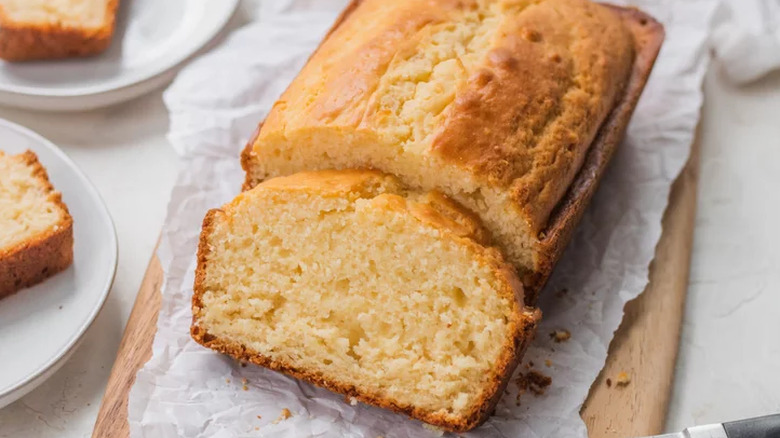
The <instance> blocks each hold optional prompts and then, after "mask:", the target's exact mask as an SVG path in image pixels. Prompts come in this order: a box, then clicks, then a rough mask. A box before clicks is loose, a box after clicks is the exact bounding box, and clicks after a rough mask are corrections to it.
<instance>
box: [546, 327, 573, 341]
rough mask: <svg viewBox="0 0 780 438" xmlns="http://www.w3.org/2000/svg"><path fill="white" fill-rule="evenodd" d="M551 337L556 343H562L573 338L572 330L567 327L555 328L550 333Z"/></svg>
mask: <svg viewBox="0 0 780 438" xmlns="http://www.w3.org/2000/svg"><path fill="white" fill-rule="evenodd" d="M550 339H552V340H553V341H555V343H556V344H560V343H561V342H566V341H568V340H569V339H571V332H570V331H568V330H566V329H560V330H555V331H554V332H552V333H550Z"/></svg>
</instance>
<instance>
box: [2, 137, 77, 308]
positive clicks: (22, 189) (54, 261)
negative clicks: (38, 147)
mask: <svg viewBox="0 0 780 438" xmlns="http://www.w3.org/2000/svg"><path fill="white" fill-rule="evenodd" d="M72 261H73V219H72V218H71V216H70V214H69V213H68V209H67V207H66V206H65V204H63V203H62V200H61V196H60V194H59V193H58V192H56V191H55V190H54V187H52V185H51V183H50V182H49V179H48V175H47V174H46V170H45V169H44V168H43V166H42V165H41V163H40V162H39V161H38V158H37V156H36V155H35V154H34V153H33V152H30V151H27V152H25V153H23V154H19V155H14V156H9V155H6V154H5V153H3V152H2V151H0V298H2V297H3V296H6V295H9V294H11V293H13V292H16V291H17V290H19V289H21V288H24V287H27V286H31V285H33V284H35V283H38V282H40V281H42V280H43V279H45V278H47V277H49V276H51V275H53V274H55V273H57V272H59V271H62V270H63V269H65V268H67V267H68V266H69V265H70V264H71V263H72Z"/></svg>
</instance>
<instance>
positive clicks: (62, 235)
mask: <svg viewBox="0 0 780 438" xmlns="http://www.w3.org/2000/svg"><path fill="white" fill-rule="evenodd" d="M23 157H24V160H25V162H26V164H27V165H29V166H31V167H33V169H34V170H33V174H34V176H35V177H37V178H38V179H40V180H41V182H43V184H44V187H45V190H46V192H47V193H49V194H51V195H52V199H51V200H52V201H53V202H54V203H55V204H57V206H59V207H60V208H61V209H62V210H64V211H65V213H66V216H65V219H64V220H63V221H62V222H61V223H60V224H59V228H58V229H56V230H55V229H49V230H47V231H46V232H44V233H41V234H40V235H38V236H35V237H34V238H33V239H31V240H28V241H25V242H21V243H19V244H17V245H15V246H13V247H10V248H6V249H2V248H0V298H4V297H6V296H8V295H10V294H12V293H14V292H16V291H18V290H20V289H22V288H25V287H29V286H32V285H34V284H36V283H39V282H41V281H43V280H45V279H46V278H48V277H50V276H52V275H54V274H56V273H58V272H60V271H62V270H64V269H65V268H67V267H68V266H70V264H71V263H72V262H73V219H72V218H71V216H70V214H69V213H68V207H66V206H65V204H63V203H62V195H60V193H58V192H56V191H55V190H54V187H52V185H51V183H50V182H49V176H48V174H47V173H46V169H44V168H43V166H42V165H41V163H40V162H39V161H38V157H37V156H36V155H35V154H34V153H33V152H30V151H27V152H25V153H24V154H23Z"/></svg>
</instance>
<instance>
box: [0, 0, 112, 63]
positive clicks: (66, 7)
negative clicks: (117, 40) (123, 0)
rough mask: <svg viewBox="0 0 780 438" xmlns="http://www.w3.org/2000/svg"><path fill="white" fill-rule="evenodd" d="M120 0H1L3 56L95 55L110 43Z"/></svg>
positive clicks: (0, 48) (13, 58)
mask: <svg viewBox="0 0 780 438" xmlns="http://www.w3.org/2000/svg"><path fill="white" fill-rule="evenodd" d="M118 3H119V0H0V58H2V59H5V60H7V61H29V60H36V59H54V58H66V57H77V56H88V55H95V54H98V53H101V52H103V51H104V50H105V49H106V48H108V46H109V44H111V37H112V36H113V34H114V23H115V19H116V11H117V6H118Z"/></svg>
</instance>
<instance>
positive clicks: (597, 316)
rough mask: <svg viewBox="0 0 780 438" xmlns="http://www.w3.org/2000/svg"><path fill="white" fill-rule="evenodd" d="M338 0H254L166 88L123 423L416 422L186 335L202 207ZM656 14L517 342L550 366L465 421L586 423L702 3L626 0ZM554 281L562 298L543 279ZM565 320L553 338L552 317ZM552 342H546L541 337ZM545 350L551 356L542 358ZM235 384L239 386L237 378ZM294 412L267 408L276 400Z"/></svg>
mask: <svg viewBox="0 0 780 438" xmlns="http://www.w3.org/2000/svg"><path fill="white" fill-rule="evenodd" d="M344 3H345V2H344V1H342V0H319V1H298V0H275V1H265V2H261V3H259V5H260V6H259V7H258V9H257V10H256V11H255V12H256V17H255V18H256V20H255V21H254V22H252V23H251V24H249V25H247V26H246V27H244V28H242V29H240V30H238V31H236V32H235V33H234V34H233V35H231V36H230V37H229V38H228V39H227V40H226V41H224V42H223V43H222V44H221V45H220V46H219V47H217V48H216V49H215V50H213V51H212V52H211V53H209V54H207V55H205V56H203V57H201V58H200V59H198V60H197V61H195V62H193V63H192V64H191V65H190V66H189V67H187V68H185V69H184V70H183V71H182V72H181V73H180V74H179V76H178V77H177V79H176V80H175V82H174V83H173V85H172V86H171V87H170V89H169V90H168V91H167V92H166V93H165V102H166V104H167V105H168V108H169V110H170V115H171V127H170V134H169V139H170V141H171V143H172V144H173V146H174V148H175V149H176V151H177V152H178V154H179V155H180V156H181V163H182V167H181V173H180V175H179V177H178V180H177V182H176V185H175V188H174V190H173V193H172V195H171V201H170V205H169V207H168V217H167V220H166V223H165V227H164V229H163V235H162V241H161V243H160V248H159V251H158V255H159V257H160V261H161V262H162V266H163V269H164V271H165V282H164V284H163V300H162V310H161V312H160V317H159V322H158V332H157V336H156V338H155V340H154V347H153V349H154V355H153V357H152V359H151V360H150V361H149V363H147V364H146V366H145V367H144V368H143V369H142V370H141V371H140V372H139V373H138V377H137V380H136V383H135V385H134V387H133V389H132V391H131V393H130V406H129V419H130V427H131V432H132V436H133V437H136V438H138V437H155V438H160V437H179V436H182V437H244V436H246V437H250V436H251V437H257V436H273V437H287V436H289V437H320V436H350V437H371V438H374V437H377V436H383V437H425V436H431V435H432V434H434V432H432V431H431V430H428V429H426V428H424V427H423V426H422V424H421V423H419V422H417V421H412V420H408V419H407V418H405V417H403V416H400V415H395V414H392V413H389V412H385V411H383V410H381V409H378V408H374V407H370V406H366V405H363V404H358V405H356V406H351V405H350V404H348V403H345V402H344V401H343V397H342V396H339V395H335V394H332V393H330V392H329V391H327V390H323V389H319V388H316V387H314V386H311V385H308V384H306V383H302V382H299V381H296V380H295V379H292V378H288V377H285V376H283V375H281V374H278V373H275V372H272V371H269V370H265V369H261V368H258V367H254V366H247V367H241V366H239V365H238V364H237V363H236V362H235V361H234V360H232V359H230V358H227V357H224V356H221V355H219V354H216V353H214V352H212V351H209V350H206V349H204V348H203V347H201V346H199V345H197V344H196V343H195V342H194V341H192V340H191V339H190V337H189V335H188V328H189V324H190V318H191V315H190V296H191V293H192V283H193V270H194V266H195V250H196V245H197V236H198V233H199V231H200V224H201V220H202V218H203V215H204V214H205V212H206V210H208V209H209V208H213V207H217V206H219V205H221V204H223V203H224V202H226V201H228V200H230V199H231V198H233V196H235V195H236V194H237V193H238V192H239V189H240V185H241V181H242V179H243V172H242V170H241V168H240V166H239V161H238V156H239V152H240V150H241V149H242V148H243V146H244V144H245V143H246V141H247V140H248V139H249V137H250V136H251V134H252V132H253V131H254V129H255V127H256V125H257V123H258V122H259V121H260V120H262V119H263V118H264V116H265V114H266V112H267V111H268V109H269V108H271V105H272V104H273V102H274V100H275V99H276V98H277V97H278V96H279V94H280V93H281V92H282V91H283V90H284V88H285V87H286V86H287V84H288V83H289V81H290V80H291V79H292V78H293V77H294V76H295V74H296V73H297V72H298V70H299V69H300V67H301V66H302V65H303V63H304V62H305V60H306V58H307V56H308V55H309V53H310V52H311V51H312V50H313V49H314V48H315V47H316V45H317V43H318V42H319V41H320V39H321V38H322V36H323V35H324V33H325V32H326V31H327V29H328V27H329V26H330V24H331V23H332V21H333V20H334V18H335V17H336V15H337V13H338V12H339V11H340V9H341V8H342V7H343V5H344ZM632 4H634V5H636V6H638V7H640V8H642V9H644V10H646V11H647V12H650V13H651V14H652V15H654V16H655V17H657V18H658V19H659V20H660V21H662V22H663V23H664V25H665V26H666V33H667V38H666V42H665V44H664V46H663V49H662V51H661V55H660V57H659V59H658V62H657V64H656V67H655V70H654V71H653V74H652V76H651V79H650V81H649V83H648V85H647V88H646V89H645V92H644V94H643V96H642V99H641V101H640V103H639V106H638V108H637V110H636V113H635V115H634V117H633V119H632V122H631V125H630V127H629V130H628V136H627V138H626V140H625V141H624V144H623V145H622V146H621V147H620V148H619V150H618V152H617V154H616V155H615V158H614V161H613V163H612V164H611V166H610V167H609V170H608V172H607V174H606V176H605V178H604V179H603V181H602V183H601V186H600V189H599V191H598V193H597V194H596V196H595V199H594V200H593V203H592V205H591V206H590V207H589V209H588V211H587V213H586V214H585V217H584V218H583V220H582V224H581V225H580V226H579V228H578V232H577V233H576V236H575V238H574V240H573V241H572V242H571V244H570V245H569V248H568V251H567V252H566V254H565V256H564V257H563V259H562V260H561V262H560V263H559V264H558V267H557V268H556V271H555V274H554V276H553V278H552V280H551V281H550V284H549V285H548V287H547V290H546V293H544V298H543V300H542V302H541V308H542V310H543V312H544V319H543V321H542V324H541V327H540V329H539V334H540V335H539V336H537V339H536V340H535V341H534V343H533V346H532V347H531V348H530V350H529V352H528V354H527V355H526V362H527V361H528V360H532V361H534V362H535V363H536V364H537V368H539V367H540V366H541V368H542V370H543V371H544V373H545V374H547V375H550V376H551V377H552V385H551V386H550V387H549V388H548V390H547V391H546V393H545V394H544V395H541V396H538V397H536V396H532V395H531V394H525V395H523V397H522V399H521V400H522V403H521V404H520V406H517V405H516V402H515V399H516V392H517V390H516V388H515V387H514V385H510V389H509V393H508V394H506V395H505V396H504V397H503V399H502V401H501V402H500V404H499V406H498V408H497V409H496V414H495V416H494V417H492V418H491V419H490V420H489V421H488V422H487V423H486V424H485V425H484V426H482V427H480V428H478V429H477V430H475V431H473V432H471V433H469V434H467V435H468V436H498V437H556V438H561V437H585V436H586V429H585V425H584V423H583V422H582V420H581V419H580V416H579V410H580V406H581V405H582V403H583V401H584V399H585V397H586V396H587V394H588V389H589V388H590V385H591V383H592V382H593V380H594V379H595V377H596V376H597V374H598V373H599V371H600V370H601V368H602V366H603V365H604V361H605V358H606V355H607V347H608V345H609V342H610V340H611V339H612V335H613V332H614V331H615V330H616V329H617V327H618V325H619V323H620V321H621V319H622V317H623V305H624V304H625V303H626V301H628V300H630V299H632V298H634V297H636V296H637V295H638V294H639V293H640V292H641V291H642V290H643V289H644V288H645V286H646V284H647V275H648V266H649V264H650V261H651V259H652V257H653V253H654V248H655V245H656V243H657V241H658V238H659V237H660V234H661V217H662V215H663V212H664V209H665V207H666V204H667V199H668V194H669V189H670V186H671V183H672V181H673V180H674V178H675V177H676V176H677V175H678V173H679V172H680V170H681V169H682V166H683V165H684V163H685V160H686V158H687V157H688V153H689V150H690V144H691V142H692V139H693V133H694V128H695V125H696V123H697V120H698V117H699V109H700V106H701V103H702V92H701V84H702V77H703V75H704V72H705V70H706V68H707V64H708V62H709V55H708V50H707V49H706V41H707V37H708V29H709V26H708V24H709V21H710V17H711V15H712V13H713V10H714V8H715V3H714V2H711V1H706V0H698V1H697V0H688V1H680V0H666V1H664V0H635V1H634V2H632ZM563 288H566V289H568V293H567V294H566V295H565V297H563V298H558V297H556V296H555V295H556V294H555V293H554V292H556V291H558V290H561V289H563ZM556 329H566V330H569V331H570V332H571V333H572V337H571V339H570V340H569V341H568V342H564V343H560V344H553V343H552V341H551V340H550V338H549V337H548V336H547V334H548V333H550V332H551V331H553V330H556ZM553 348H554V351H553ZM546 360H550V361H551V363H552V366H551V367H549V368H548V367H545V366H543V365H541V364H544V363H545V361H546ZM244 387H246V389H245V388H244ZM284 408H287V409H289V410H290V412H291V413H292V417H291V418H289V419H287V420H284V421H280V422H277V424H273V423H274V420H275V419H277V417H279V414H280V412H281V410H282V409H284Z"/></svg>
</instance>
